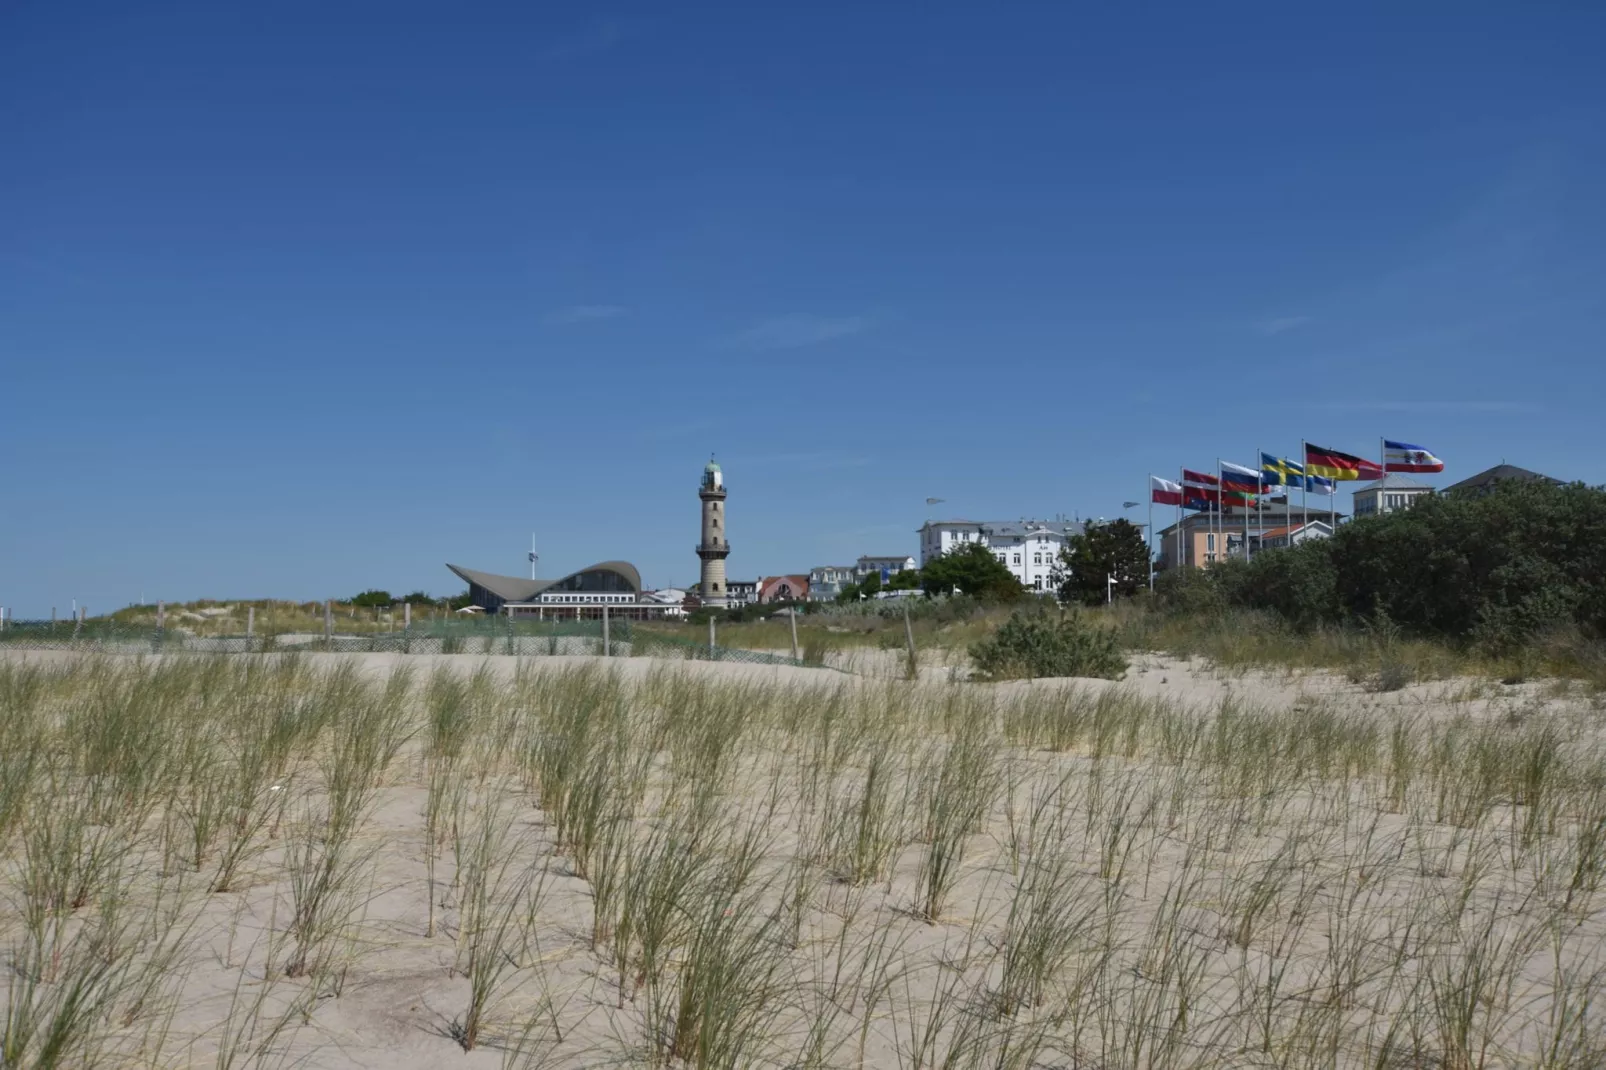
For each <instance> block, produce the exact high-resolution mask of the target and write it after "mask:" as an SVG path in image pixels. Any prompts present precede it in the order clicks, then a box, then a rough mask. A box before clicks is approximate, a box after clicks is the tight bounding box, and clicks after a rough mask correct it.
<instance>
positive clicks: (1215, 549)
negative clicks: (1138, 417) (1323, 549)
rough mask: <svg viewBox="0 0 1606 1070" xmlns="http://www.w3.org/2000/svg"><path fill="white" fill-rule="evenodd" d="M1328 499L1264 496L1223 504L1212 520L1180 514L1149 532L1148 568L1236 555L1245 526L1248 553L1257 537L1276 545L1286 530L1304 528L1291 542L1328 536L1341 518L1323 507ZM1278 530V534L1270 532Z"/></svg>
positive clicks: (1190, 564) (1239, 553) (1194, 563)
mask: <svg viewBox="0 0 1606 1070" xmlns="http://www.w3.org/2000/svg"><path fill="white" fill-rule="evenodd" d="M1332 501H1333V499H1331V498H1327V499H1323V500H1322V502H1321V503H1320V504H1318V503H1317V501H1316V499H1315V498H1312V499H1311V500H1310V502H1309V503H1308V504H1297V503H1292V502H1289V501H1288V499H1287V498H1286V497H1281V498H1267V499H1265V500H1264V501H1263V502H1262V503H1261V504H1260V505H1259V506H1258V507H1250V508H1247V509H1245V508H1242V507H1239V506H1230V505H1229V506H1227V507H1226V508H1224V509H1223V510H1222V515H1221V516H1219V517H1217V518H1215V519H1212V518H1211V517H1210V516H1209V514H1206V513H1193V512H1189V513H1185V514H1183V517H1182V523H1181V524H1180V525H1179V524H1171V525H1169V526H1168V527H1164V528H1161V529H1160V530H1159V531H1157V532H1155V533H1154V550H1155V561H1154V567H1155V569H1156V570H1157V571H1161V572H1164V571H1166V570H1168V569H1173V568H1179V567H1180V568H1197V567H1199V566H1201V565H1210V564H1212V563H1213V562H1216V561H1224V560H1226V559H1227V558H1229V557H1241V556H1243V552H1244V537H1245V534H1246V529H1247V535H1248V538H1249V549H1250V552H1251V553H1252V552H1253V551H1254V550H1255V548H1256V547H1257V546H1259V545H1261V542H1260V540H1262V539H1270V540H1273V541H1272V542H1268V543H1266V545H1267V546H1268V548H1269V547H1270V546H1272V545H1275V544H1276V543H1275V540H1277V539H1285V538H1287V537H1288V531H1287V529H1290V528H1296V529H1304V530H1301V531H1299V532H1298V534H1297V536H1295V537H1294V538H1293V540H1292V541H1294V542H1303V541H1305V539H1307V538H1318V537H1323V536H1326V535H1331V534H1332V533H1333V525H1334V524H1335V523H1342V522H1343V521H1344V519H1345V517H1344V515H1343V514H1342V513H1334V512H1333V511H1332V510H1331V509H1330V508H1329V504H1330V503H1331V502H1332ZM1278 531H1281V532H1282V534H1273V533H1274V532H1278Z"/></svg>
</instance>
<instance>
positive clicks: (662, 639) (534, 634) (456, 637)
mask: <svg viewBox="0 0 1606 1070" xmlns="http://www.w3.org/2000/svg"><path fill="white" fill-rule="evenodd" d="M7 649H10V650H81V651H100V652H106V653H118V654H141V653H204V654H247V653H272V652H287V651H295V650H304V651H337V652H346V653H394V654H504V655H512V656H515V657H538V656H541V655H565V654H569V655H591V656H596V655H605V656H610V657H654V658H671V659H676V660H682V661H725V662H738V663H742V664H748V665H800V664H803V663H802V662H801V661H800V660H799V659H796V658H791V657H788V656H786V655H784V654H772V653H767V652H764V651H758V650H741V649H736V648H732V647H722V646H717V645H713V644H710V643H703V642H698V641H697V640H695V639H692V638H690V637H689V636H676V635H666V634H664V633H662V632H655V631H649V630H647V629H644V628H635V627H632V625H631V623H630V622H629V621H614V622H610V624H609V626H608V627H607V628H604V627H603V625H602V622H600V621H571V622H561V623H560V622H554V621H545V622H537V621H512V620H508V619H507V618H505V617H498V618H490V619H483V620H472V621H465V620H442V621H431V622H427V623H421V624H415V625H414V626H413V627H411V628H404V629H400V630H397V631H394V632H363V633H360V634H351V633H341V632H339V631H334V632H331V633H328V634H325V633H322V632H290V633H280V634H265V635H195V634H193V633H191V632H189V631H186V630H183V629H177V628H150V627H142V626H138V625H130V624H123V623H120V622H117V621H110V620H101V621H96V620H89V621H76V620H68V621H49V620H7V621H6V622H5V625H4V627H3V628H0V650H7Z"/></svg>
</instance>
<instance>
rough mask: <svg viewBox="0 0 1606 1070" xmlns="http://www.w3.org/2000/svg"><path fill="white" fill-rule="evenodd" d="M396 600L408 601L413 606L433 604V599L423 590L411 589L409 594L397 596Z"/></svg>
mask: <svg viewBox="0 0 1606 1070" xmlns="http://www.w3.org/2000/svg"><path fill="white" fill-rule="evenodd" d="M397 601H398V602H408V603H411V604H412V605H415V606H432V605H434V604H435V599H434V598H432V597H431V596H429V595H427V594H425V593H424V592H423V591H413V592H412V593H410V594H404V595H402V596H401V597H400V598H398V599H397Z"/></svg>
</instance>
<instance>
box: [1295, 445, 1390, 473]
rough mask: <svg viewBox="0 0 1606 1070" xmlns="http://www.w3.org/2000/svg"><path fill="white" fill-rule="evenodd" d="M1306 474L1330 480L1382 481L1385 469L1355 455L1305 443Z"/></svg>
mask: <svg viewBox="0 0 1606 1070" xmlns="http://www.w3.org/2000/svg"><path fill="white" fill-rule="evenodd" d="M1305 473H1306V474H1307V475H1313V476H1326V477H1327V478H1328V479H1382V478H1383V468H1382V466H1381V465H1379V464H1378V463H1377V462H1376V461H1368V460H1366V459H1365V458H1364V457H1357V456H1355V455H1354V454H1353V453H1343V452H1340V451H1339V450H1329V449H1324V448H1323V447H1321V446H1312V445H1311V444H1310V443H1308V442H1307V443H1305Z"/></svg>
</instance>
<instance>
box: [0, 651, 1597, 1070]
mask: <svg viewBox="0 0 1606 1070" xmlns="http://www.w3.org/2000/svg"><path fill="white" fill-rule="evenodd" d="M1475 690H1476V689H1473V691H1469V692H1467V693H1465V694H1458V693H1453V692H1451V691H1445V692H1444V694H1442V695H1440V696H1438V697H1436V698H1435V699H1434V700H1433V701H1431V702H1427V701H1424V702H1422V703H1420V704H1419V705H1418V706H1417V707H1415V708H1414V709H1406V708H1404V707H1401V708H1397V709H1391V710H1390V711H1387V712H1384V711H1380V710H1379V709H1377V708H1375V707H1370V706H1367V705H1365V704H1363V703H1359V702H1356V701H1353V700H1352V698H1353V696H1352V695H1351V694H1350V693H1349V692H1345V691H1342V690H1329V691H1326V692H1319V693H1316V694H1314V696H1313V697H1308V698H1304V699H1301V700H1300V701H1297V702H1290V703H1281V704H1265V705H1255V704H1251V703H1249V702H1247V701H1245V700H1244V699H1242V698H1226V699H1223V700H1220V701H1215V702H1212V703H1210V704H1187V703H1184V702H1182V701H1177V700H1173V699H1169V698H1167V697H1165V696H1164V694H1156V693H1153V692H1152V691H1150V692H1145V691H1142V690H1139V689H1137V688H1135V687H1133V686H1130V685H1122V684H1110V683H1104V682H1085V683H1070V682H1065V681H1058V682H1038V683H1036V684H1023V683H1017V684H1003V685H996V686H983V685H977V684H955V683H937V682H932V683H922V684H911V683H906V682H903V681H892V680H889V681H880V682H872V681H865V680H856V679H852V678H849V677H846V676H843V675H841V674H836V673H822V672H819V671H817V670H814V671H811V670H806V669H784V668H783V669H774V668H770V669H753V668H743V667H740V666H728V665H711V664H706V663H689V664H685V663H683V664H677V665H655V664H654V663H652V662H651V661H650V660H647V659H628V660H622V661H616V662H612V663H604V662H600V661H597V660H590V661H579V662H577V661H574V660H571V659H552V658H541V659H530V660H527V661H517V660H515V659H511V658H469V657H459V658H438V659H431V658H411V659H408V658H401V657H396V658H385V657H382V656H373V655H351V656H324V657H311V656H299V657H298V656H292V655H277V656H242V657H198V656H179V657H167V658H161V659H150V658H146V659H135V658H117V657H108V656H87V657H57V658H54V659H50V660H40V659H39V658H38V657H37V656H36V657H35V658H33V659H32V660H24V659H23V658H21V657H16V658H10V659H8V660H4V661H0V763H3V765H4V769H3V771H0V892H3V895H0V910H3V914H0V929H3V933H0V940H3V943H0V947H3V954H4V956H5V967H6V977H7V982H6V984H7V992H6V1013H5V1024H4V1034H3V1038H0V1065H4V1066H6V1067H13V1066H16V1067H101V1066H209V1067H219V1068H232V1067H247V1066H291V1065H295V1066H309V1067H326V1066H327V1067H334V1066H351V1065H359V1066H360V1065H369V1066H376V1067H378V1066H386V1067H390V1066H404V1067H437V1066H451V1065H457V1064H458V1063H459V1062H461V1063H462V1064H463V1065H465V1066H499V1067H505V1068H515V1067H528V1068H533V1067H542V1066H572V1067H579V1066H595V1065H599V1064H631V1065H636V1064H644V1065H650V1066H672V1065H674V1066H681V1065H683V1066H695V1067H711V1068H712V1067H719V1068H733V1070H734V1068H736V1067H751V1066H774V1067H831V1066H845V1067H860V1066H876V1067H898V1068H900V1070H917V1068H926V1067H933V1068H934V1067H977V1068H980V1067H991V1068H1019V1070H1026V1068H1028V1067H1033V1066H1063V1067H1074V1066H1096V1067H1101V1068H1103V1067H1111V1068H1114V1067H1131V1068H1134V1070H1135V1068H1140V1067H1150V1068H1160V1067H1204V1066H1212V1067H1214V1066H1264V1067H1291V1068H1292V1067H1339V1066H1345V1067H1347V1066H1354V1067H1363V1066H1364V1067H1373V1068H1378V1067H1423V1066H1436V1067H1449V1068H1455V1070H1471V1068H1475V1067H1495V1066H1538V1067H1554V1068H1560V1067H1582V1066H1599V1065H1603V1062H1606V1042H1603V1039H1602V1038H1603V1037H1606V1017H1603V1016H1606V1002H1603V992H1602V985H1603V983H1606V940H1603V937H1606V929H1603V926H1606V900H1603V898H1602V896H1601V883H1602V880H1603V878H1606V751H1603V749H1602V737H1601V734H1600V730H1599V728H1598V715H1597V714H1596V713H1595V711H1593V710H1592V709H1591V708H1590V707H1588V706H1587V705H1585V704H1582V703H1578V702H1575V701H1572V700H1567V699H1561V698H1556V699H1543V698H1534V699H1533V700H1532V701H1529V702H1527V703H1525V704H1523V705H1520V706H1518V705H1509V706H1502V705H1500V704H1498V703H1490V702H1487V701H1483V700H1481V699H1478V698H1476V697H1475V696H1474V693H1473V692H1475ZM1361 694H1364V693H1361Z"/></svg>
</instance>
